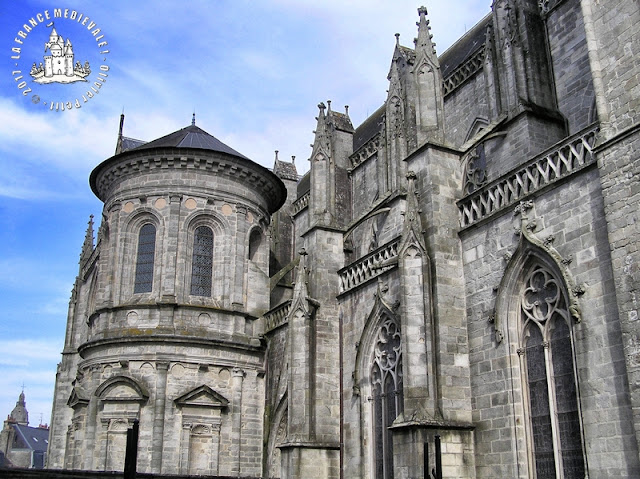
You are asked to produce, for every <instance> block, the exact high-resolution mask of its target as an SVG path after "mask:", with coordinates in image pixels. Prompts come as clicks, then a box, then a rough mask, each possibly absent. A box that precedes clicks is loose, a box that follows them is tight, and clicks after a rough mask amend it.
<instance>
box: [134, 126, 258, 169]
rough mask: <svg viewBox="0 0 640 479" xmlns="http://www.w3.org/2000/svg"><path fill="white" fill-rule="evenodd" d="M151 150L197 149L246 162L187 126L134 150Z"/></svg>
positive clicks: (235, 152) (239, 155) (199, 131)
mask: <svg viewBox="0 0 640 479" xmlns="http://www.w3.org/2000/svg"><path fill="white" fill-rule="evenodd" d="M151 148H199V149H201V150H211V151H217V152H220V153H227V154H229V155H233V156H238V157H240V158H244V159H246V160H248V159H249V158H247V157H246V156H244V155H243V154H242V153H238V152H237V151H236V150H234V149H233V148H231V147H230V146H228V145H225V144H224V143H222V142H221V141H220V140H218V139H217V138H216V137H215V136H213V135H210V134H209V133H207V132H206V131H204V130H203V129H202V128H199V127H197V126H195V125H189V126H187V127H185V128H182V129H181V130H178V131H174V132H173V133H169V134H168V135H165V136H163V137H162V138H158V139H157V140H153V141H150V142H149V143H144V144H143V145H141V146H138V147H137V148H135V150H138V151H139V150H147V149H151Z"/></svg>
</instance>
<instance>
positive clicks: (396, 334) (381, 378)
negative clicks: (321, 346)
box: [371, 318, 403, 479]
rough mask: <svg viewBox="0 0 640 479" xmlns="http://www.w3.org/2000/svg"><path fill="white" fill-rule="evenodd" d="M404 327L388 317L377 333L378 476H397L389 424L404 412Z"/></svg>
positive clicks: (375, 410) (374, 386) (374, 387)
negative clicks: (394, 472)
mask: <svg viewBox="0 0 640 479" xmlns="http://www.w3.org/2000/svg"><path fill="white" fill-rule="evenodd" d="M400 338H401V336H400V327H399V325H398V323H397V322H396V321H395V320H394V319H392V318H386V319H385V321H384V322H383V323H382V325H381V326H380V329H379V330H378V334H377V336H376V342H375V347H374V355H373V364H372V366H371V389H372V393H373V394H372V396H373V397H372V399H373V428H374V431H373V432H374V437H373V443H374V456H375V479H390V478H393V438H392V435H391V430H390V429H389V427H390V426H391V425H392V424H393V421H394V420H395V418H396V417H398V414H400V413H401V412H402V405H403V395H402V357H401V341H400Z"/></svg>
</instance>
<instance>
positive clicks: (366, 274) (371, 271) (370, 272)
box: [338, 238, 400, 293]
mask: <svg viewBox="0 0 640 479" xmlns="http://www.w3.org/2000/svg"><path fill="white" fill-rule="evenodd" d="M399 244H400V238H396V239H394V240H393V241H391V242H389V243H387V244H386V245H384V246H381V247H380V248H378V249H376V250H374V251H372V252H371V253H369V254H368V255H367V256H365V257H363V258H361V259H359V260H357V261H355V262H354V263H352V264H350V265H349V266H347V267H346V268H342V269H341V270H340V271H338V274H339V276H340V293H346V292H347V291H349V290H351V289H354V288H356V287H357V286H360V285H361V284H363V283H365V282H367V281H369V280H371V279H373V278H377V277H378V276H380V275H381V274H383V273H385V272H387V271H389V270H390V269H393V268H394V267H395V266H396V265H397V258H398V245H399Z"/></svg>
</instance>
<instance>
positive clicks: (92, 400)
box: [82, 365, 104, 471]
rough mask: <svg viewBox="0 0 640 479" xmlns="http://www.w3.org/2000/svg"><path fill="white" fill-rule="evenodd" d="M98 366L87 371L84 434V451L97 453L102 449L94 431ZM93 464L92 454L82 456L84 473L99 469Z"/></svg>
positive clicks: (97, 401)
mask: <svg viewBox="0 0 640 479" xmlns="http://www.w3.org/2000/svg"><path fill="white" fill-rule="evenodd" d="M99 369H100V366H97V365H96V366H91V368H90V370H89V374H90V379H89V384H88V387H87V390H88V391H90V394H91V396H90V397H89V406H88V407H87V419H86V421H87V432H86V434H85V441H84V445H83V446H84V449H86V450H93V451H94V452H99V450H100V449H101V448H103V447H102V446H103V445H102V444H100V442H99V441H97V440H96V439H97V438H96V429H97V428H98V427H99V425H98V403H99V402H100V398H98V397H97V396H96V395H95V390H96V388H97V387H98V381H99V375H100V371H99ZM98 464H102V467H104V462H102V463H98ZM98 464H96V462H95V456H94V454H84V463H83V465H82V469H84V470H85V471H91V470H96V468H99V467H100V466H98Z"/></svg>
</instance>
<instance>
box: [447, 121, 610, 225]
mask: <svg viewBox="0 0 640 479" xmlns="http://www.w3.org/2000/svg"><path fill="white" fill-rule="evenodd" d="M597 132H598V126H597V125H591V126H590V127H588V128H586V129H585V130H582V131H581V132H580V133H577V134H575V135H573V136H571V137H569V138H568V139H566V140H563V141H562V142H561V143H559V144H556V145H554V146H553V147H552V148H550V149H549V150H547V151H545V152H544V153H542V154H541V155H538V156H536V157H534V158H533V159H532V160H530V161H529V162H528V163H527V164H525V166H523V167H521V168H519V169H517V170H515V171H513V170H512V171H511V172H509V173H507V174H506V175H503V176H502V177H500V178H498V179H497V180H495V181H492V182H491V183H488V184H487V185H486V186H484V187H483V188H481V189H480V190H477V191H475V192H474V193H473V194H471V195H469V196H467V197H466V198H463V199H462V200H460V201H458V211H459V214H460V226H461V227H462V228H466V227H467V226H471V225H473V224H475V223H477V222H479V221H480V220H482V219H484V218H487V217H489V216H491V215H492V214H494V213H495V212H497V211H500V210H502V209H503V208H505V207H508V206H510V205H513V204H515V203H516V202H517V201H520V200H522V199H523V198H524V197H526V196H527V195H529V194H531V193H534V192H535V191H537V190H540V189H541V188H543V187H545V186H547V185H549V184H552V183H554V182H556V181H558V180H560V179H563V178H566V177H568V176H570V175H572V174H574V173H576V172H577V171H580V170H582V169H583V168H585V167H587V166H589V165H591V164H593V163H595V161H596V158H595V155H593V149H594V147H595V144H596V136H597Z"/></svg>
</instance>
